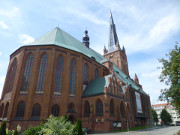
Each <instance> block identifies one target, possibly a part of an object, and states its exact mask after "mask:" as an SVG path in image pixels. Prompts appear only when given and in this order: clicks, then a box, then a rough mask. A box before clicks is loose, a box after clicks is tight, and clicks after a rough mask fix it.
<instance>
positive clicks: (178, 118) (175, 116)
mask: <svg viewBox="0 0 180 135" xmlns="http://www.w3.org/2000/svg"><path fill="white" fill-rule="evenodd" d="M152 108H153V109H154V110H155V111H156V112H157V114H158V119H159V122H158V124H160V121H161V118H160V114H161V111H162V110H163V109H164V108H165V109H166V110H167V111H168V112H169V113H170V114H171V116H172V121H173V122H172V124H175V125H180V115H179V113H178V111H177V110H176V107H174V106H172V105H171V103H168V104H167V103H164V104H155V105H152Z"/></svg>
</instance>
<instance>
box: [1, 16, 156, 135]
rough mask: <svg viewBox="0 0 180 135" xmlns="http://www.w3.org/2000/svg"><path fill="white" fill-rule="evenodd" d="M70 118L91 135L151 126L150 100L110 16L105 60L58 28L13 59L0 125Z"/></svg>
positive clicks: (13, 126)
mask: <svg viewBox="0 0 180 135" xmlns="http://www.w3.org/2000/svg"><path fill="white" fill-rule="evenodd" d="M51 114H52V115H54V116H64V115H67V116H68V118H69V120H71V121H72V122H75V121H76V120H77V119H81V120H82V125H83V127H86V128H89V129H90V130H91V131H92V132H109V131H113V130H121V129H127V128H133V127H135V126H145V125H148V124H152V121H153V120H152V114H151V103H150V97H149V95H147V94H146V93H145V92H144V91H143V88H142V86H141V85H140V83H139V81H138V77H137V75H136V74H135V77H134V79H131V78H130V76H129V70H128V61H127V56H126V51H125V48H124V47H121V46H120V44H119V40H118V36H117V34H116V28H115V24H114V22H113V17H112V14H111V15H110V29H109V42H108V48H107V49H106V47H104V55H101V54H99V53H97V52H96V51H95V50H93V49H91V48H90V46H89V36H88V31H87V30H86V31H85V36H84V37H83V42H80V41H78V40H77V39H75V38H74V37H72V36H71V35H69V34H68V33H66V32H65V31H63V30H61V29H60V28H55V29H53V30H52V31H50V32H48V33H47V34H45V35H43V36H42V37H40V38H39V39H37V40H35V41H34V42H33V43H30V44H28V45H25V46H21V47H20V48H18V49H17V50H16V51H15V52H13V53H12V54H11V55H10V62H9V67H8V71H7V75H6V79H5V84H4V87H3V92H2V97H1V99H0V123H2V121H6V123H7V126H8V128H9V129H16V127H17V125H18V124H19V125H20V126H21V127H22V130H26V129H27V128H28V127H29V126H30V125H32V126H37V125H39V124H40V122H41V118H44V119H48V117H49V116H50V115H51Z"/></svg>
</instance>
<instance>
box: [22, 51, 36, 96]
mask: <svg viewBox="0 0 180 135" xmlns="http://www.w3.org/2000/svg"><path fill="white" fill-rule="evenodd" d="M33 59H34V56H33V54H30V55H29V56H28V57H27V60H26V66H25V70H24V76H23V81H22V86H21V92H20V93H27V90H28V86H29V80H30V76H31V69H32V64H33Z"/></svg>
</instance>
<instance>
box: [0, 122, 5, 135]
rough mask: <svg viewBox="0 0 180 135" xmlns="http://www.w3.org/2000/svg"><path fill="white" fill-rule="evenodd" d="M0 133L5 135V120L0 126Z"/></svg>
mask: <svg viewBox="0 0 180 135" xmlns="http://www.w3.org/2000/svg"><path fill="white" fill-rule="evenodd" d="M0 135H6V122H5V121H3V123H2V125H1V127H0Z"/></svg>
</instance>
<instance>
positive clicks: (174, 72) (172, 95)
mask: <svg viewBox="0 0 180 135" xmlns="http://www.w3.org/2000/svg"><path fill="white" fill-rule="evenodd" d="M166 57H168V58H167V59H164V58H162V59H159V62H160V63H162V67H161V69H162V71H161V75H160V81H161V82H164V83H165V84H166V85H168V87H169V88H165V89H162V90H161V95H160V96H159V99H160V100H161V101H162V100H167V101H168V102H171V104H172V105H173V106H175V107H176V109H177V110H178V111H179V113H180V47H178V42H176V45H175V48H174V49H173V50H171V51H170V52H169V53H168V54H166Z"/></svg>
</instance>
